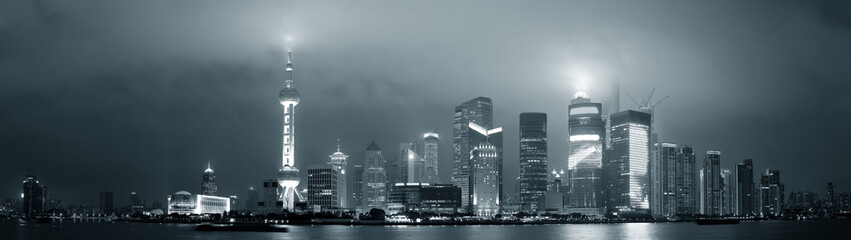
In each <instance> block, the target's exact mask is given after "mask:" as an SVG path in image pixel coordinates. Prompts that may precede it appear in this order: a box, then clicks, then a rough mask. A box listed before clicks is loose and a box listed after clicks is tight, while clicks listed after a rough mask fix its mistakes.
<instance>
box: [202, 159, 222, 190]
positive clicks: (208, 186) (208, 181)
mask: <svg viewBox="0 0 851 240" xmlns="http://www.w3.org/2000/svg"><path fill="white" fill-rule="evenodd" d="M217 189H218V188H217V187H216V174H215V173H213V169H212V168H210V163H209V162H208V163H207V169H205V170H204V175H203V176H202V177H201V194H203V195H216V190H217Z"/></svg>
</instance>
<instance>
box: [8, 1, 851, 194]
mask: <svg viewBox="0 0 851 240" xmlns="http://www.w3.org/2000/svg"><path fill="white" fill-rule="evenodd" d="M847 9H848V4H847V3H846V2H843V1H820V2H815V3H812V2H797V1H790V2H744V3H742V2H723V1H722V2H681V1H676V2H666V1H661V2H654V3H650V2H640V3H639V2H604V3H600V2H551V3H521V2H502V3H493V2H487V3H485V2H372V3H369V4H365V3H360V2H358V3H355V2H262V3H261V2H247V3H244V2H217V3H214V4H211V3H209V2H199V1H177V2H174V1H164V2H157V1H154V2H151V1H145V2H114V1H74V2H67V1H49V0H45V1H21V0H13V1H3V2H0V112H2V115H0V161H2V163H3V164H4V167H3V168H0V197H12V196H15V195H16V194H17V193H18V192H19V191H20V186H19V185H20V184H19V182H18V181H20V179H21V178H23V177H24V175H25V174H26V173H27V172H28V171H29V172H32V173H34V174H37V175H38V176H39V177H40V178H41V179H42V181H43V182H44V183H46V184H47V185H48V186H50V189H51V191H52V195H53V196H55V197H57V198H60V199H64V200H66V201H68V202H71V203H81V202H94V201H95V200H96V197H97V192H98V191H102V190H111V191H115V192H116V194H117V195H118V196H119V199H118V200H119V203H121V202H123V201H126V200H127V199H122V198H121V196H126V195H127V194H129V192H130V191H136V192H140V193H141V194H142V196H143V197H144V198H146V199H148V201H153V200H160V201H164V198H165V195H166V194H168V193H171V192H175V191H178V190H189V191H190V192H197V190H198V188H199V181H198V180H199V179H200V174H201V171H202V170H203V169H204V168H205V166H206V163H207V162H208V161H210V162H212V163H213V167H214V169H216V171H217V175H218V180H219V184H220V187H219V189H220V190H221V191H222V193H223V194H242V193H243V190H244V189H245V187H246V186H248V185H250V184H254V185H257V184H258V183H259V181H260V180H261V179H264V178H271V177H273V176H274V173H275V170H276V167H277V165H278V164H279V161H280V156H279V155H280V144H279V142H280V137H279V134H278V132H279V129H280V127H281V126H280V125H281V123H280V118H281V110H280V105H279V104H278V103H277V94H278V92H279V91H280V89H281V87H282V85H283V83H282V82H283V79H284V77H285V76H284V72H283V68H282V65H283V63H284V62H285V58H284V53H285V50H284V44H283V39H284V37H285V36H290V35H291V36H293V37H294V38H295V61H296V62H295V68H296V72H295V81H296V83H295V84H296V87H297V88H298V89H299V91H300V92H301V94H302V102H301V103H300V104H299V106H298V109H297V114H298V115H297V120H296V121H297V122H298V130H297V132H298V133H299V135H298V148H297V149H298V154H299V155H298V160H297V161H299V163H298V164H299V165H301V166H303V167H304V166H307V165H309V164H312V163H321V162H324V161H327V155H329V154H330V153H331V152H333V151H334V150H335V149H334V148H335V139H336V138H338V137H340V138H342V139H343V151H344V152H346V153H347V154H349V155H351V158H350V160H351V161H360V160H361V158H363V151H364V150H365V148H366V146H367V145H368V144H369V142H370V141H372V140H376V141H377V142H378V143H379V144H380V145H381V146H382V149H384V150H385V151H386V154H387V155H388V157H392V156H393V152H394V149H396V146H398V143H399V142H402V141H411V140H418V139H419V138H420V137H421V136H422V135H421V134H422V133H423V132H424V131H427V130H435V131H437V132H438V133H439V134H440V136H441V143H440V148H441V154H440V157H441V165H440V171H441V178H442V179H443V180H444V181H448V180H449V176H450V174H451V158H452V156H451V151H450V149H451V135H452V130H451V121H452V111H453V106H454V105H457V104H459V103H461V102H463V101H466V100H469V99H471V98H474V97H477V96H488V97H491V98H493V99H494V103H495V106H496V107H495V124H496V125H498V126H502V127H504V128H505V129H506V130H505V138H506V149H505V153H506V168H505V169H506V171H507V175H506V179H514V178H515V177H516V176H517V174H518V173H517V171H518V170H517V165H518V163H517V162H518V160H517V146H516V145H517V144H516V140H517V139H518V133H517V131H518V126H517V124H518V115H519V113H520V112H525V111H540V112H547V113H548V115H549V124H550V128H549V129H550V136H549V139H550V144H551V147H550V149H551V152H550V158H551V159H564V158H565V157H566V152H565V150H564V149H565V145H566V140H565V139H567V135H566V125H567V121H566V114H567V113H566V112H567V111H566V109H567V104H568V101H569V99H570V98H571V97H572V96H573V93H574V92H575V91H576V90H578V89H580V88H581V89H584V90H586V91H587V92H589V95H590V96H591V98H592V100H594V101H601V102H603V103H604V106H605V108H606V109H613V108H614V107H613V106H614V105H615V104H614V103H616V98H615V97H616V96H617V95H616V93H615V91H616V90H615V86H617V84H616V82H620V88H621V91H622V92H628V93H630V94H632V95H633V96H635V97H644V96H645V95H646V94H648V93H649V92H650V90H651V89H652V88H656V89H657V90H656V97H654V98H655V99H659V98H660V97H662V96H666V95H670V96H671V98H670V99H668V100H667V101H666V102H664V103H662V104H661V105H659V108H658V109H657V113H658V117H657V124H658V130H659V134H660V139H661V140H663V141H673V142H678V143H683V144H689V145H693V146H695V147H696V148H697V150H698V151H703V150H706V149H708V148H717V149H720V150H722V151H723V152H724V155H723V157H722V159H723V160H722V161H723V164H724V165H725V166H726V167H728V168H732V164H734V163H736V162H739V161H740V160H741V159H744V158H753V159H754V161H755V164H756V167H757V169H758V170H760V171H761V170H762V169H764V168H765V167H769V166H770V167H774V168H778V169H780V170H781V171H783V177H784V181H785V182H786V183H787V186H789V189H792V190H814V191H820V190H821V189H822V187H823V185H824V183H825V182H827V181H834V182H836V183H837V184H839V186H840V187H842V186H851V182H849V181H848V179H847V178H845V177H844V172H843V171H842V169H847V168H849V167H851V165H849V164H851V163H849V161H845V160H847V157H846V156H849V155H851V152H849V151H851V150H848V148H847V147H846V146H845V145H847V141H845V136H848V135H849V134H851V127H849V126H847V124H844V122H845V115H847V114H846V113H845V112H844V110H847V109H851V94H848V90H847V89H849V87H851V82H849V81H847V80H848V79H849V76H851V68H848V67H847V66H846V65H847V63H848V62H851V54H849V53H851V45H848V44H847V43H848V42H851V33H849V31H847V27H848V26H849V25H848V12H849V11H847ZM837 26H840V27H837ZM620 103H621V106H620V108H621V109H627V108H634V106H633V104H632V103H631V101H630V100H629V99H628V98H627V97H626V96H625V95H621V97H620ZM699 158H702V156H699ZM507 186H508V185H507ZM508 187H510V188H513V186H508ZM509 190H510V189H509Z"/></svg>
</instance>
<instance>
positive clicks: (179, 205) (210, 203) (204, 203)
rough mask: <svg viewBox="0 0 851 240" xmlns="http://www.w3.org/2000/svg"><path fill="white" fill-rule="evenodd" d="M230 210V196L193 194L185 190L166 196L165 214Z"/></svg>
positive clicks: (223, 211) (211, 212)
mask: <svg viewBox="0 0 851 240" xmlns="http://www.w3.org/2000/svg"><path fill="white" fill-rule="evenodd" d="M229 211H230V198H226V197H218V196H210V195H203V194H198V195H193V194H191V193H189V192H187V191H179V192H176V193H174V194H172V195H169V196H168V213H167V214H173V213H176V214H181V215H189V214H222V213H225V212H229Z"/></svg>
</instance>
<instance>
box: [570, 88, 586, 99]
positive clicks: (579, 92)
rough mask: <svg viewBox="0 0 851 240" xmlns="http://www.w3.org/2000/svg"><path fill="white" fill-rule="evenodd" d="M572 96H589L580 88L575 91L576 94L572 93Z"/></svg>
mask: <svg viewBox="0 0 851 240" xmlns="http://www.w3.org/2000/svg"><path fill="white" fill-rule="evenodd" d="M573 98H589V99H590V97H588V94H587V93H585V91H582V90H579V91H578V92H576V94H573Z"/></svg>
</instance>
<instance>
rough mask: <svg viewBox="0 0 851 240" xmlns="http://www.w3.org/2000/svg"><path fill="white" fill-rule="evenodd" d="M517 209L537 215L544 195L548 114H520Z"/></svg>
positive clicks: (545, 186)
mask: <svg viewBox="0 0 851 240" xmlns="http://www.w3.org/2000/svg"><path fill="white" fill-rule="evenodd" d="M518 183H519V184H520V187H519V191H520V194H519V195H520V209H521V211H531V212H536V211H537V210H538V209H539V208H543V206H539V205H540V204H542V201H541V200H543V199H541V198H542V197H543V196H544V194H545V193H546V192H547V114H546V113H521V114H520V180H519V181H518Z"/></svg>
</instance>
